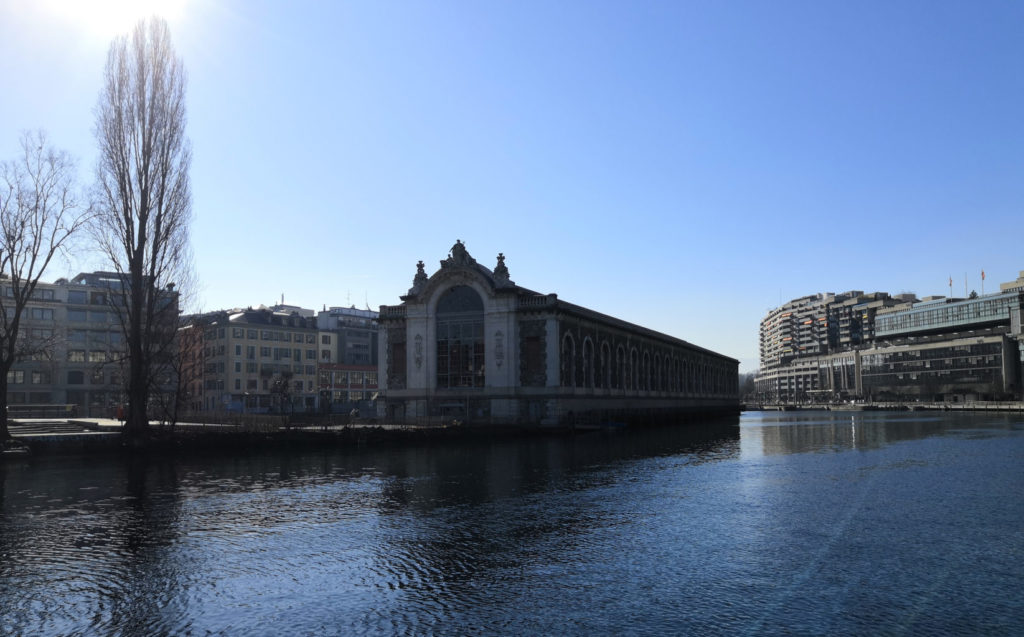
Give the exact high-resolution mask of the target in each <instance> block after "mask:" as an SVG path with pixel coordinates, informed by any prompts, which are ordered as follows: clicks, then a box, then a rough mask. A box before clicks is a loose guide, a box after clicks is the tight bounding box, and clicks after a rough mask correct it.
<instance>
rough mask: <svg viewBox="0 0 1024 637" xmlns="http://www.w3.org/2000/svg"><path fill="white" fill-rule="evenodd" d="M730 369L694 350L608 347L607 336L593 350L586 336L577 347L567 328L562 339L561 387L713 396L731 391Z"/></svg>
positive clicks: (733, 381)
mask: <svg viewBox="0 0 1024 637" xmlns="http://www.w3.org/2000/svg"><path fill="white" fill-rule="evenodd" d="M666 349H667V348H666ZM733 367H734V365H730V364H729V363H727V362H725V361H719V360H715V359H714V358H713V357H710V356H707V355H703V354H699V353H697V352H689V351H685V350H684V351H665V350H662V351H658V350H654V351H653V355H652V350H651V349H648V348H646V347H644V348H643V349H642V350H640V349H637V347H636V346H634V345H629V346H628V349H627V346H626V345H623V344H621V343H619V344H616V345H615V346H614V349H613V347H612V345H611V344H609V342H608V341H607V340H602V341H601V345H600V347H597V348H595V346H594V341H593V340H592V339H591V338H590V337H589V336H587V337H584V339H583V343H582V344H581V345H578V344H577V342H576V338H575V337H574V336H573V334H572V332H566V333H565V335H564V336H563V337H562V347H561V385H562V386H563V387H584V388H592V389H621V390H626V391H656V392H670V393H681V394H699V395H718V394H726V393H734V392H735V391H736V389H737V387H736V383H737V377H736V373H735V370H734V369H732V368H733ZM730 369H732V371H730Z"/></svg>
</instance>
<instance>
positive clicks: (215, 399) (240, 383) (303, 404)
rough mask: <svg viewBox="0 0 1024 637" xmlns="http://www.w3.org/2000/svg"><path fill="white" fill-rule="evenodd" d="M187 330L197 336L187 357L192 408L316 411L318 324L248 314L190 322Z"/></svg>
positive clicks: (260, 311)
mask: <svg viewBox="0 0 1024 637" xmlns="http://www.w3.org/2000/svg"><path fill="white" fill-rule="evenodd" d="M183 329H187V330H196V331H195V332H192V333H191V335H190V337H189V338H188V342H189V344H190V347H192V350H191V351H190V352H189V353H188V354H186V358H187V359H188V360H189V361H190V370H191V374H190V377H189V378H188V379H187V385H188V386H189V387H190V388H191V389H190V390H189V391H190V395H189V397H188V402H189V404H191V405H201V408H202V409H203V410H204V411H216V410H227V411H237V412H252V413H262V412H279V413H287V412H291V411H305V410H309V409H313V408H315V406H316V395H317V391H316V386H315V385H316V379H317V376H316V371H317V370H316V364H317V347H318V344H317V341H318V336H319V333H318V330H317V328H316V320H315V318H312V317H305V316H301V315H299V314H298V313H294V312H293V313H291V314H286V313H284V312H275V311H273V310H271V309H269V308H258V309H251V308H247V309H244V310H232V311H221V312H214V313H211V314H205V315H202V316H193V317H189V319H188V321H187V327H185V328H183ZM200 332H201V334H202V336H201V337H200V336H199V334H200ZM183 340H184V339H183ZM196 393H198V394H199V396H198V397H197V396H195V395H194V394H196Z"/></svg>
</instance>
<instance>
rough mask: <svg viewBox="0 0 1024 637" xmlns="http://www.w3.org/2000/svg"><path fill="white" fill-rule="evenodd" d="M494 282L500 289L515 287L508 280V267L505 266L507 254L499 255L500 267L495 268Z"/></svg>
mask: <svg viewBox="0 0 1024 637" xmlns="http://www.w3.org/2000/svg"><path fill="white" fill-rule="evenodd" d="M494 282H495V283H496V284H497V285H498V287H506V286H509V285H513V283H512V281H510V280H509V278H508V267H507V266H506V265H505V253H503V252H499V253H498V265H496V266H494Z"/></svg>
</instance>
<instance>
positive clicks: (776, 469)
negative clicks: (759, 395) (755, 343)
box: [0, 412, 1024, 635]
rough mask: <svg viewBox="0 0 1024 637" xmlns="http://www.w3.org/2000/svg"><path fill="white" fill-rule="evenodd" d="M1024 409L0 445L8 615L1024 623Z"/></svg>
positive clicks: (120, 627) (168, 626)
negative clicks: (98, 453)
mask: <svg viewBox="0 0 1024 637" xmlns="http://www.w3.org/2000/svg"><path fill="white" fill-rule="evenodd" d="M1022 423H1024V419H1022V417H1021V416H1020V415H1014V416H1008V415H995V414H989V415H971V414H966V415H965V414H957V415H950V414H945V413H934V414H933V413H925V414H920V413H900V414H883V413H880V412H863V413H845V414H844V413H839V412H819V413H813V412H787V413H772V414H767V413H765V414H757V413H752V414H745V415H744V416H743V417H742V418H741V419H739V421H738V423H733V424H732V425H721V426H716V427H711V428H708V429H707V430H706V431H703V432H702V433H697V432H696V431H695V430H694V429H693V428H671V429H664V428H661V429H653V430H640V431H629V432H595V433H589V434H583V435H578V436H576V437H571V438H569V437H567V438H544V439H527V440H515V441H500V442H494V443H490V444H488V443H483V442H472V443H470V442H464V443H458V444H444V445H440V444H438V445H433V446H418V447H414V448H395V449H372V448H371V449H353V450H346V451H325V452H322V453H308V452H304V453H299V452H287V451H282V452H280V453H265V454H248V455H238V456H224V455H210V456H200V457H194V456H193V457H189V458H176V459H160V460H149V461H144V460H134V461H133V460H130V459H127V458H121V457H117V456H103V457H95V458H88V457H71V458H68V457H49V458H35V459H32V460H30V461H28V462H19V463H13V464H8V465H6V466H4V465H0V634H16V635H21V634H44V635H58V634H59V635H69V634H82V635H85V634H126V635H128V634H226V635H236V634H237V635H278V634H308V635H319V634H344V635H349V634H366V633H369V634H416V635H419V634H431V633H433V634H499V633H500V634H531V635H533V634H538V635H539V634H549V635H554V634H649V635H654V634H658V635H661V634H680V633H683V634H686V633H691V634H728V635H733V634H738V633H746V634H765V633H787V634H850V635H864V634H920V635H936V634H940V635H941V634H950V635H953V634H1024V595H1022V593H1021V592H1020V589H1021V588H1022V584H1024V498H1022V497H1021V495H1022V493H1024V466H1022V460H1024V435H1022V433H1024V424H1022Z"/></svg>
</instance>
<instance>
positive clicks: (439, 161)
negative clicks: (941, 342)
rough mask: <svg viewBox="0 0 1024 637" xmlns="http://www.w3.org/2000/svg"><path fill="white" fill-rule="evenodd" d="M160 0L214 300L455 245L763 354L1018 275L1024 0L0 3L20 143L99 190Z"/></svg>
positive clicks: (635, 313)
mask: <svg viewBox="0 0 1024 637" xmlns="http://www.w3.org/2000/svg"><path fill="white" fill-rule="evenodd" d="M151 12H156V13H159V14H161V15H163V16H164V17H165V18H166V19H167V21H168V23H169V25H170V28H171V33H172V38H173V41H174V46H175V48H176V51H177V53H178V55H179V57H181V59H182V61H183V63H184V65H185V68H186V70H187V73H188V88H187V101H188V134H189V137H190V139H191V143H192V148H193V162H192V169H191V181H192V194H193V214H194V221H193V226H192V244H193V251H194V255H195V265H196V269H197V273H198V276H199V279H200V284H199V285H200V287H199V289H198V292H197V295H196V300H195V302H194V306H195V307H193V308H191V309H192V310H202V311H208V310H216V309H225V308H233V307H244V306H256V305H259V304H266V305H271V304H274V303H277V302H280V301H281V298H282V296H283V298H284V301H285V303H288V304H292V305H300V306H303V307H308V308H315V309H321V308H322V307H323V306H325V305H326V306H328V307H330V306H332V305H333V306H337V305H344V306H348V305H355V306H357V307H366V306H369V307H371V308H373V309H377V308H378V307H379V306H380V305H389V304H398V303H400V299H399V297H400V296H401V295H402V294H405V293H406V291H407V290H408V288H409V287H410V286H411V285H412V279H413V276H414V274H415V273H416V262H417V261H419V260H421V259H422V260H423V261H424V262H425V263H426V264H427V272H428V274H429V273H432V272H434V271H435V270H436V269H437V268H438V262H439V261H440V260H441V259H444V258H445V257H446V256H447V253H448V251H449V249H450V248H451V246H452V244H454V243H455V241H456V240H457V239H460V240H462V241H463V242H464V243H465V244H466V246H467V249H468V250H469V252H470V254H471V255H472V256H473V257H474V258H476V260H477V261H478V262H480V263H482V264H483V265H486V266H487V267H490V268H493V267H494V265H495V263H496V256H497V254H498V253H499V252H501V253H504V255H505V257H506V265H507V266H508V268H509V272H510V275H511V278H512V279H513V280H514V281H515V282H517V283H518V284H520V285H523V286H525V287H527V288H530V289H533V290H536V291H538V292H543V293H550V292H554V293H557V294H558V296H559V298H561V299H563V300H566V301H569V302H571V303H575V304H578V305H583V306H586V307H589V308H592V309H594V310H597V311H600V312H603V313H606V314H610V315H612V316H616V317H618V318H621V319H624V320H627V321H630V322H633V323H637V324H640V325H643V326H645V327H649V328H652V329H655V330H658V331H661V332H664V333H667V334H670V335H672V336H675V337H678V338H682V339H685V340H687V341H690V342H692V343H696V344H698V345H700V346H702V347H706V348H709V349H712V350H715V351H718V352H721V353H723V354H726V355H729V356H732V357H734V358H737V359H739V360H740V370H741V371H753V370H755V369H756V366H757V356H758V351H757V348H758V345H757V343H758V324H759V322H760V320H761V319H762V318H764V316H765V314H766V312H767V311H768V310H769V309H771V308H773V307H776V306H778V305H780V304H781V303H783V302H786V301H788V300H790V299H793V298H797V297H800V296H805V295H808V294H814V293H817V292H844V291H847V290H863V291H865V292H873V291H883V292H890V293H893V294H895V293H900V292H914V293H916V294H918V295H919V296H927V295H933V294H945V295H948V294H949V293H950V287H949V278H950V277H952V279H953V286H952V290H953V294H954V295H957V296H962V295H963V293H964V289H965V287H966V288H969V289H971V290H976V291H978V292H979V293H981V292H982V285H983V283H982V280H981V271H982V270H984V271H985V273H986V279H985V281H984V286H985V287H984V291H985V292H986V293H988V292H992V291H995V290H998V284H999V283H1000V282H1005V281H1010V280H1013V279H1015V278H1016V277H1017V275H1018V272H1019V271H1020V270H1024V247H1022V246H1024V115H1022V114H1024V70H1022V66H1024V3H1021V2H1016V1H998V0H984V1H981V2H966V1H962V2H944V1H941V0H924V1H892V0H885V1H877V2H874V1H863V2H832V1H824V2H822V1H817V0H815V1H807V2H802V1H795V0H794V1H785V0H783V1H779V2H763V1H754V2H746V1H742V0H736V1H730V2H713V1H707V2H705V1H697V0H694V1H689V0H672V1H669V2H647V1H643V0H638V1H637V2H621V1H613V2H600V1H590V0H588V1H586V2H584V1H582V0H581V1H568V0H567V1H565V2H549V1H537V2H533V1H529V0H526V1H524V0H516V1H515V2H511V1H510V2H498V1H482V2H471V1H469V0H459V1H455V2H449V1H444V0H434V1H431V2H389V1H374V2H370V1H358V2H340V1H339V2H326V1H325V2H303V1H296V2H276V1H269V0H268V1H264V0H138V1H136V2H130V1H127V0H95V1H92V2H90V1H89V0H79V1H78V2H75V1H69V0H39V1H38V2H29V1H26V2H16V1H14V0H0V60H2V61H0V83H2V84H0V86H2V87H3V97H2V98H0V159H11V158H14V157H15V156H16V154H17V151H18V139H19V135H20V133H21V132H22V131H24V130H35V129H43V130H45V131H46V132H47V133H48V135H49V138H50V140H51V142H52V143H53V144H54V145H56V146H58V147H60V148H63V149H65V150H67V151H68V152H70V153H71V154H72V155H73V156H74V157H76V158H77V160H78V166H79V178H80V180H81V182H82V183H83V185H88V184H89V183H91V181H92V179H93V175H94V166H95V161H96V141H95V138H94V136H93V125H94V121H95V114H94V109H95V106H96V103H97V100H98V96H99V90H100V85H101V83H102V78H103V68H104V64H105V62H106V54H107V50H108V49H109V46H110V42H111V40H112V39H113V38H114V37H115V36H117V35H119V34H121V33H125V32H127V30H128V29H129V28H130V27H131V25H132V24H133V23H134V22H135V21H136V20H138V19H139V18H140V17H144V16H145V15H147V14H149V13H151ZM93 259H98V257H95V256H92V255H91V254H90V251H88V250H77V251H76V253H75V254H74V255H73V256H72V258H71V261H70V262H68V263H64V264H61V265H59V266H57V269H59V270H61V271H54V273H53V277H52V278H57V277H58V276H66V275H68V274H74V273H77V272H79V271H83V270H91V269H101V268H103V267H104V266H103V263H102V262H101V261H98V260H93Z"/></svg>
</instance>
